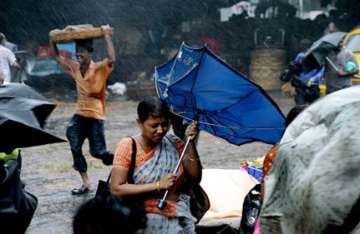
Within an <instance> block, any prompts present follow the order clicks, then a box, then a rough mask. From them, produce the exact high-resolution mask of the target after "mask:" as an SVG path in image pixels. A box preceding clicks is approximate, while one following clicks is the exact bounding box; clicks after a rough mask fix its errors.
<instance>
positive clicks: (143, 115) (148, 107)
mask: <svg viewBox="0 0 360 234" xmlns="http://www.w3.org/2000/svg"><path fill="white" fill-rule="evenodd" d="M137 114H138V118H139V120H140V121H141V122H144V121H145V120H147V119H148V118H149V117H150V116H154V117H157V116H164V117H165V118H166V119H169V118H170V111H169V108H168V106H167V105H166V104H165V103H164V102H162V101H161V100H160V99H159V98H157V97H147V98H145V99H144V100H142V101H141V102H140V103H139V105H138V107H137Z"/></svg>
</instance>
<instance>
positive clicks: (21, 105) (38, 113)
mask: <svg viewBox="0 0 360 234" xmlns="http://www.w3.org/2000/svg"><path fill="white" fill-rule="evenodd" d="M15 97H16V99H13V98H15ZM0 98H12V99H11V100H9V101H8V102H6V104H5V103H4V102H3V103H2V104H3V105H10V107H2V108H6V109H7V110H11V109H15V108H16V109H17V110H19V109H21V110H31V111H32V112H33V113H34V115H35V117H36V118H37V120H38V123H39V125H40V127H42V128H43V127H44V125H45V121H46V119H47V117H48V116H49V115H50V113H51V112H52V111H53V110H54V109H55V106H56V105H55V104H53V103H51V102H49V101H48V100H47V99H46V98H45V97H44V96H42V95H41V94H39V93H38V92H36V91H35V90H34V89H32V88H31V87H29V86H27V85H25V84H18V83H10V84H6V85H0Z"/></svg>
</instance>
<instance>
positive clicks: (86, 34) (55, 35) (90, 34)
mask: <svg viewBox="0 0 360 234" xmlns="http://www.w3.org/2000/svg"><path fill="white" fill-rule="evenodd" d="M103 36H104V33H103V31H102V29H101V28H100V27H94V26H93V25H91V24H81V25H69V26H66V27H65V28H64V29H62V30H60V29H54V30H51V31H50V33H49V37H50V39H51V40H52V41H53V42H55V43H60V42H69V41H74V40H78V39H90V38H101V37H103Z"/></svg>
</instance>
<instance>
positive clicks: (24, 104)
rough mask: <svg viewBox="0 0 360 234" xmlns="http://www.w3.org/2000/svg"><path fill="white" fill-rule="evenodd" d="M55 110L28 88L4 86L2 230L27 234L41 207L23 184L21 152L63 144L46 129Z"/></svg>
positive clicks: (0, 117)
mask: <svg viewBox="0 0 360 234" xmlns="http://www.w3.org/2000/svg"><path fill="white" fill-rule="evenodd" d="M14 90H17V91H16V92H13V91H14ZM31 97H33V98H31ZM36 97H38V98H40V99H36ZM54 108H55V105H54V104H52V103H50V102H48V101H47V100H45V99H44V98H43V97H42V96H41V95H40V94H37V93H36V92H35V91H34V90H32V89H31V88H30V87H28V86H26V85H18V86H17V85H15V86H14V85H12V84H8V85H1V86H0V132H1V134H0V227H1V229H2V230H6V231H8V232H9V233H15V234H22V233H25V231H26V229H27V227H28V226H29V224H30V222H31V219H32V217H33V214H34V212H35V209H36V207H37V198H36V197H35V196H34V195H33V194H31V193H29V192H28V191H26V190H25V186H24V184H23V183H22V181H21V177H20V173H21V164H22V163H21V152H20V149H19V148H20V147H21V148H22V147H31V146H37V145H44V144H49V143H56V142H63V140H62V139H60V138H58V137H56V136H53V135H51V134H49V133H47V132H45V131H44V129H43V126H44V125H45V121H46V119H47V117H48V116H49V114H50V113H51V112H52V110H53V109H54Z"/></svg>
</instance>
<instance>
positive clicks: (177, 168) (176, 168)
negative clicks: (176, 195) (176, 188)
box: [173, 137, 190, 174]
mask: <svg viewBox="0 0 360 234" xmlns="http://www.w3.org/2000/svg"><path fill="white" fill-rule="evenodd" d="M189 143H190V137H188V139H187V140H186V144H185V146H184V149H183V151H182V153H181V155H180V158H179V161H178V164H177V165H176V167H175V169H174V171H173V174H176V173H177V171H178V170H179V167H180V164H181V161H182V159H183V157H184V155H185V152H186V149H187V147H188V145H189Z"/></svg>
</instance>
